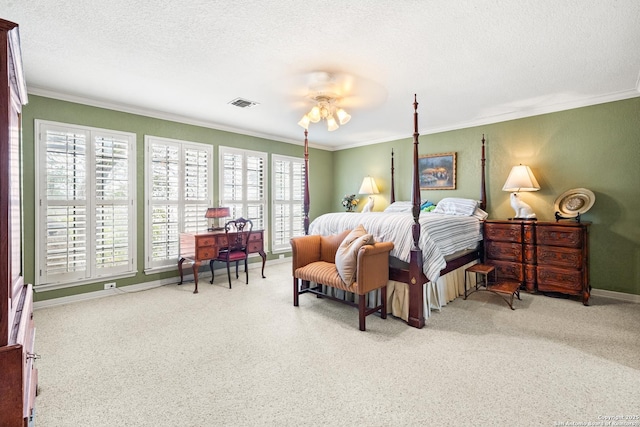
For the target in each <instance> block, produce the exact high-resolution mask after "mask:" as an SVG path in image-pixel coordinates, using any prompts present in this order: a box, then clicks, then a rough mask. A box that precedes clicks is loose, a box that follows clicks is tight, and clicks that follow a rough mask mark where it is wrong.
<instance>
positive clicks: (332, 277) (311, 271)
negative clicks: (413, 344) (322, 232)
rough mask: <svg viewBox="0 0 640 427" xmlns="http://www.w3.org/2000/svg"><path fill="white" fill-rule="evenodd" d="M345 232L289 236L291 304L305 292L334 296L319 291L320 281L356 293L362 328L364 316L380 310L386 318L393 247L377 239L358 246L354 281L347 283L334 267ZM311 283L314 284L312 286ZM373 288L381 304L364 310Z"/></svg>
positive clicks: (363, 328) (361, 327)
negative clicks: (291, 275)
mask: <svg viewBox="0 0 640 427" xmlns="http://www.w3.org/2000/svg"><path fill="white" fill-rule="evenodd" d="M349 233H350V232H349V230H347V231H345V232H343V233H341V234H337V235H333V236H318V235H311V236H302V237H295V238H293V239H291V249H292V251H293V260H292V270H293V305H294V306H296V307H297V306H298V303H299V298H298V297H299V295H300V294H303V293H307V292H310V293H314V294H317V295H322V296H324V297H328V298H331V299H335V298H332V297H331V296H328V295H326V294H325V293H324V292H322V289H321V288H322V287H321V286H320V285H321V284H322V285H326V286H331V287H333V288H337V289H342V290H344V291H347V292H353V293H355V294H357V295H358V296H359V297H358V311H359V323H360V325H359V326H360V330H361V331H364V330H365V317H366V316H368V315H369V314H372V313H375V312H377V311H380V315H381V317H382V318H383V319H386V317H387V292H386V291H387V282H388V281H389V252H390V251H391V250H392V249H393V243H391V242H377V243H374V244H364V245H362V246H361V247H359V248H358V249H357V254H356V255H355V259H356V263H355V272H354V273H355V274H354V280H353V283H350V284H347V283H345V282H344V281H343V279H342V277H341V276H340V274H339V273H338V269H337V268H336V252H338V248H339V247H340V245H341V244H342V243H343V241H344V240H345V237H347V235H349ZM311 282H314V283H315V284H316V285H317V286H315V287H312V286H311ZM376 289H380V290H381V304H380V305H377V306H376V307H373V308H370V309H367V304H366V295H367V294H368V293H369V292H370V291H373V290H376ZM339 301H341V302H345V301H342V300H339Z"/></svg>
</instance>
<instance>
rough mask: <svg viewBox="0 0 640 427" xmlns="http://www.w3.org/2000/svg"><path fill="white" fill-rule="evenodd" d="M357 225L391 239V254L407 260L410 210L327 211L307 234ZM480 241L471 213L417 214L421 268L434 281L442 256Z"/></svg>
mask: <svg viewBox="0 0 640 427" xmlns="http://www.w3.org/2000/svg"><path fill="white" fill-rule="evenodd" d="M359 224H362V226H363V227H364V228H365V230H367V232H368V233H371V234H373V236H374V237H375V239H376V240H377V241H381V242H393V244H394V245H395V247H394V249H393V250H392V251H391V254H390V255H391V256H393V257H396V258H398V259H400V260H402V261H405V262H409V257H410V252H411V247H412V246H413V238H412V236H411V226H412V225H413V216H412V215H411V213H407V212H402V213H388V212H366V213H347V212H342V213H329V214H325V215H321V216H320V217H318V218H316V219H315V220H313V222H312V223H311V224H310V225H309V234H320V235H330V234H337V233H340V232H342V231H344V230H352V229H354V228H356V227H357V226H358V225H359ZM480 240H482V234H481V231H480V221H478V219H477V218H475V217H472V216H458V215H444V214H436V213H432V212H422V213H421V214H420V241H419V245H420V248H421V249H422V262H423V266H422V267H423V268H422V269H423V271H424V274H425V275H426V276H427V278H428V279H429V280H430V281H431V282H433V283H435V282H436V281H437V280H438V278H439V277H440V270H442V269H443V268H445V266H446V265H447V263H446V261H445V256H447V255H451V254H454V253H456V252H458V251H462V250H465V249H474V248H476V247H477V246H478V241H480Z"/></svg>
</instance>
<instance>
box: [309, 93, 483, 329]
mask: <svg viewBox="0 0 640 427" xmlns="http://www.w3.org/2000/svg"><path fill="white" fill-rule="evenodd" d="M413 106H414V133H413V174H412V196H411V204H410V211H411V219H409V217H408V215H406V213H404V214H398V213H395V214H393V213H389V214H382V213H380V212H374V213H366V214H364V213H363V214H358V215H353V214H351V215H343V214H325V215H322V216H321V217H319V218H317V219H315V220H314V222H313V223H312V224H311V226H312V228H314V230H312V231H313V233H312V234H325V233H326V234H330V233H333V231H332V230H334V231H335V230H339V231H342V229H347V228H351V227H354V224H356V223H363V224H364V226H365V228H367V227H368V228H367V230H369V228H371V230H369V232H371V233H374V234H375V233H376V232H378V233H379V234H378V235H382V236H388V235H389V232H388V231H387V230H386V229H382V228H378V227H383V225H382V224H381V223H382V222H386V223H387V224H389V223H390V222H391V223H392V224H393V227H391V228H394V229H396V230H397V229H399V228H400V226H399V224H400V223H401V222H403V223H406V224H407V228H410V229H411V231H410V232H408V231H407V232H408V233H410V239H409V238H408V236H406V235H405V236H400V237H393V239H394V240H390V241H393V242H394V244H395V245H396V248H397V252H396V253H395V255H398V254H400V253H402V256H401V257H399V259H400V260H401V261H403V262H391V263H390V268H389V279H390V280H391V281H394V282H401V284H407V288H408V313H406V314H404V315H402V316H398V317H402V318H403V319H404V320H406V321H407V323H408V324H409V325H410V326H413V327H416V328H422V327H423V326H424V324H425V301H427V300H428V297H429V295H428V294H430V292H431V289H432V288H431V287H426V286H424V285H425V284H427V283H429V282H430V279H432V280H433V282H435V280H437V278H438V277H441V276H443V275H444V274H446V273H449V272H452V271H454V270H456V269H458V268H460V267H462V266H465V265H467V264H469V263H472V262H474V261H476V260H478V259H479V257H480V250H479V248H480V245H481V239H482V237H481V231H480V230H481V227H480V221H479V220H478V219H477V217H474V218H471V215H470V216H466V217H462V216H457V217H453V216H445V215H422V216H421V215H420V207H421V200H420V171H419V168H418V159H419V155H418V145H419V141H418V138H419V133H418V102H417V98H416V97H414V103H413ZM484 142H485V141H484V136H483V138H482V158H481V173H482V176H481V190H480V200H479V202H477V207H478V208H479V209H480V210H481V212H482V213H484V209H485V208H486V188H485V146H484ZM304 147H305V149H304V156H305V157H304V159H305V188H304V230H305V234H309V231H310V224H309V205H310V197H309V184H308V181H309V180H308V162H309V151H308V132H307V130H305V140H304ZM393 161H394V159H393V151H392V153H391V203H392V204H394V203H395V202H396V200H395V188H394V185H395V182H394V164H393ZM474 203H476V202H475V201H474ZM376 214H377V217H376ZM485 214H486V213H485ZM340 216H343V217H344V218H343V219H340V218H339V217H340ZM381 216H386V217H387V218H388V219H389V220H388V221H387V218H385V219H384V220H383V219H381ZM425 217H428V218H425ZM445 217H446V218H445ZM445 222H446V223H447V224H450V225H447V227H451V229H452V230H454V229H455V230H456V231H455V232H449V234H450V235H451V236H455V237H452V238H449V236H447V230H445V227H444V226H443V224H444V223H445ZM338 223H339V225H338ZM427 223H429V224H427ZM434 224H435V225H434ZM340 227H341V228H342V229H341V228H340ZM428 227H435V228H431V229H430V228H428ZM462 230H464V232H463V231H462ZM434 236H435V239H436V240H437V239H441V240H455V241H454V242H448V243H447V244H449V245H450V247H448V248H447V251H449V250H450V251H451V252H449V253H443V254H439V253H438V254H436V255H437V256H436V255H433V253H434V252H438V242H437V241H436V240H434ZM460 236H463V237H460ZM395 239H400V240H401V241H402V242H399V241H398V240H395ZM456 239H458V240H456ZM403 247H404V249H403ZM463 249H465V250H463ZM394 250H395V249H394ZM392 255H394V254H393V253H392ZM441 255H450V256H448V257H447V258H446V261H445V258H444V256H441ZM434 268H435V271H434ZM429 276H430V277H429ZM391 283H392V282H390V286H391ZM425 288H426V289H425ZM425 292H426V293H427V294H425ZM403 304H405V305H406V301H405V302H403ZM426 309H427V310H428V309H429V305H427V308H426ZM392 314H394V315H396V313H395V312H394V313H392ZM427 315H428V313H427Z"/></svg>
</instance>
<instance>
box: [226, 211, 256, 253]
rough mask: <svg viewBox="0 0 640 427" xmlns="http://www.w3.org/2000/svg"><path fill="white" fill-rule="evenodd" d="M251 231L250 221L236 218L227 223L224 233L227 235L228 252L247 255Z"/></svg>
mask: <svg viewBox="0 0 640 427" xmlns="http://www.w3.org/2000/svg"><path fill="white" fill-rule="evenodd" d="M251 230H253V222H251V220H250V219H244V218H238V219H232V220H230V221H227V222H226V224H225V225H224V231H225V233H226V234H227V245H228V246H227V248H228V251H229V252H234V251H242V252H245V253H247V251H248V247H249V239H250V238H251Z"/></svg>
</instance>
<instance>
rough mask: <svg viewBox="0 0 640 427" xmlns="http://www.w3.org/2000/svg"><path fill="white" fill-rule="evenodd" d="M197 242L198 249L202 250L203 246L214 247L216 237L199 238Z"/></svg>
mask: <svg viewBox="0 0 640 427" xmlns="http://www.w3.org/2000/svg"><path fill="white" fill-rule="evenodd" d="M197 241H198V248H202V247H205V246H214V245H215V243H216V236H206V237H199V238H198V239H197Z"/></svg>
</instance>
